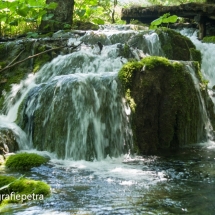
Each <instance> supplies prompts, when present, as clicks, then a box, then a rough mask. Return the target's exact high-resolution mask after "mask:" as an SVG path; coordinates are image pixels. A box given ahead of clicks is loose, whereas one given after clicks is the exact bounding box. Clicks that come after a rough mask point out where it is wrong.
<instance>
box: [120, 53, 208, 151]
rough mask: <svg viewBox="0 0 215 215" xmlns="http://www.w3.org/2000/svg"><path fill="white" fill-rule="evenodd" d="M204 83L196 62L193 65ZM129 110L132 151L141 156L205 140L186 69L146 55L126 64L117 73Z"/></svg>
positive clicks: (176, 62) (198, 110)
mask: <svg viewBox="0 0 215 215" xmlns="http://www.w3.org/2000/svg"><path fill="white" fill-rule="evenodd" d="M193 65H195V66H198V67H196V71H195V72H196V74H197V77H198V78H199V80H200V81H202V82H203V79H202V76H201V72H200V69H199V63H198V62H193ZM119 79H120V80H121V82H122V85H123V87H124V89H125V97H126V99H127V101H128V104H129V105H130V108H131V109H132V130H133V134H134V143H135V144H136V145H135V146H134V148H136V149H137V151H138V149H139V152H141V153H144V154H145V153H155V152H156V151H158V150H159V149H176V148H178V147H181V146H183V145H185V144H189V143H196V142H198V141H201V140H202V139H201V138H204V135H205V130H204V128H203V126H202V125H203V122H202V118H201V110H200V109H199V97H198V94H197V93H196V88H195V86H194V84H193V80H192V77H191V75H190V73H189V72H188V71H187V70H186V66H185V65H184V64H182V63H180V62H178V61H175V62H173V61H169V60H168V59H166V58H163V57H156V56H149V57H146V58H143V59H142V60H141V61H139V62H129V63H127V64H125V65H124V66H123V68H122V69H121V70H120V72H119Z"/></svg>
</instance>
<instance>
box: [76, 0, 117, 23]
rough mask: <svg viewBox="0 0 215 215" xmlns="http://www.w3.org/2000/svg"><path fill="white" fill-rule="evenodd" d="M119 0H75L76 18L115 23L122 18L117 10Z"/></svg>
mask: <svg viewBox="0 0 215 215" xmlns="http://www.w3.org/2000/svg"><path fill="white" fill-rule="evenodd" d="M117 5H118V1H117V0H77V1H75V8H74V19H75V20H81V21H84V22H86V21H87V22H89V21H90V22H92V23H94V24H97V25H103V24H105V23H115V22H116V20H115V19H120V17H119V13H117V12H116V6H117Z"/></svg>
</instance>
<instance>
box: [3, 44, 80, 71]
mask: <svg viewBox="0 0 215 215" xmlns="http://www.w3.org/2000/svg"><path fill="white" fill-rule="evenodd" d="M82 43H83V42H81V43H79V44H78V45H77V46H74V47H72V50H73V49H76V48H77V47H78V46H80V45H81V44H82ZM65 47H66V46H60V47H56V48H52V49H49V50H46V51H43V52H40V53H38V54H35V55H32V56H28V57H27V58H25V59H23V60H20V61H18V62H16V63H14V64H11V63H10V64H9V65H8V66H6V67H4V68H3V69H1V70H0V72H3V71H5V70H7V69H10V68H12V67H14V66H16V65H18V64H20V63H22V62H24V61H26V60H29V59H31V58H34V57H38V56H40V55H42V54H45V53H47V52H50V51H55V50H58V49H62V48H65ZM18 56H19V55H18ZM15 59H16V58H15ZM13 61H14V60H13Z"/></svg>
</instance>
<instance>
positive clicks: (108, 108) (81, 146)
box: [4, 29, 161, 160]
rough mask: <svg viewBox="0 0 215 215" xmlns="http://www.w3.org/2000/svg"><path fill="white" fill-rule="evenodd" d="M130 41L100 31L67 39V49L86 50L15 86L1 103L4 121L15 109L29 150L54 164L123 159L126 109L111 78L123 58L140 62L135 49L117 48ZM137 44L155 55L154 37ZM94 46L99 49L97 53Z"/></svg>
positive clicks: (122, 33)
mask: <svg viewBox="0 0 215 215" xmlns="http://www.w3.org/2000/svg"><path fill="white" fill-rule="evenodd" d="M136 35H137V36H138V33H137V32H136V31H134V30H124V29H121V30H116V29H111V31H110V29H103V30H101V31H98V32H93V31H90V32H88V33H86V34H85V35H84V36H82V37H80V38H78V39H77V38H71V39H70V40H69V41H68V45H71V44H75V45H77V44H80V43H83V42H84V43H85V44H86V45H84V44H82V45H81V46H80V47H79V48H80V49H79V51H77V52H74V53H71V54H68V55H65V56H58V57H57V58H55V59H54V60H53V61H52V62H50V63H47V64H46V65H45V66H43V68H42V69H41V70H40V71H39V72H38V73H37V74H36V75H35V76H30V77H29V78H28V79H26V80H25V81H23V82H22V83H21V84H20V85H15V86H14V87H13V89H12V93H11V94H9V95H7V96H6V99H5V101H6V102H5V104H6V105H5V108H4V112H6V113H7V117H6V118H7V119H8V120H9V121H11V122H12V121H14V120H15V119H16V116H17V112H18V107H19V106H20V104H21V106H22V107H23V109H22V111H21V112H20V113H19V115H18V119H17V121H18V124H19V125H21V127H22V128H24V131H25V132H26V133H27V136H28V138H29V141H30V143H29V146H30V147H34V148H36V149H38V150H47V151H49V152H53V153H55V154H56V155H57V156H58V157H59V158H63V159H74V160H81V159H86V160H93V159H95V158H96V159H98V160H101V159H104V158H105V157H106V156H107V155H109V156H111V157H113V156H114V157H117V156H120V155H121V154H124V153H128V152H129V150H130V149H131V148H132V131H131V128H130V122H129V120H130V119H129V115H130V108H129V107H128V105H127V104H126V101H125V99H124V98H123V94H122V90H121V85H120V83H119V81H118V78H117V74H118V71H119V70H120V68H121V67H122V65H123V64H124V63H125V62H126V61H127V59H126V58H125V57H124V56H125V55H127V57H129V56H130V57H133V58H136V59H138V60H139V59H140V58H141V57H143V56H144V54H143V52H142V51H141V50H140V49H137V48H130V49H129V48H127V50H126V45H123V43H126V42H127V41H129V40H130V43H132V38H134V37H136ZM130 38H131V39H130ZM139 39H140V43H142V44H145V45H144V46H143V47H142V50H143V51H144V52H145V53H146V54H150V55H158V54H159V52H160V53H161V48H160V45H159V40H158V36H157V34H155V33H151V34H144V35H142V36H141V37H140V38H139ZM98 41H99V42H101V43H102V44H103V45H104V46H103V47H102V50H101V48H99V46H98V44H97V43H98ZM119 42H121V43H119ZM153 47H157V48H156V49H155V48H153ZM126 51H127V54H126V53H125V52H126ZM21 149H24V148H22V147H21Z"/></svg>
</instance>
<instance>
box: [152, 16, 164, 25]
mask: <svg viewBox="0 0 215 215" xmlns="http://www.w3.org/2000/svg"><path fill="white" fill-rule="evenodd" d="M161 23H162V18H161V17H160V18H158V19H155V20H154V21H153V22H151V25H155V26H156V25H160V24H161Z"/></svg>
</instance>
